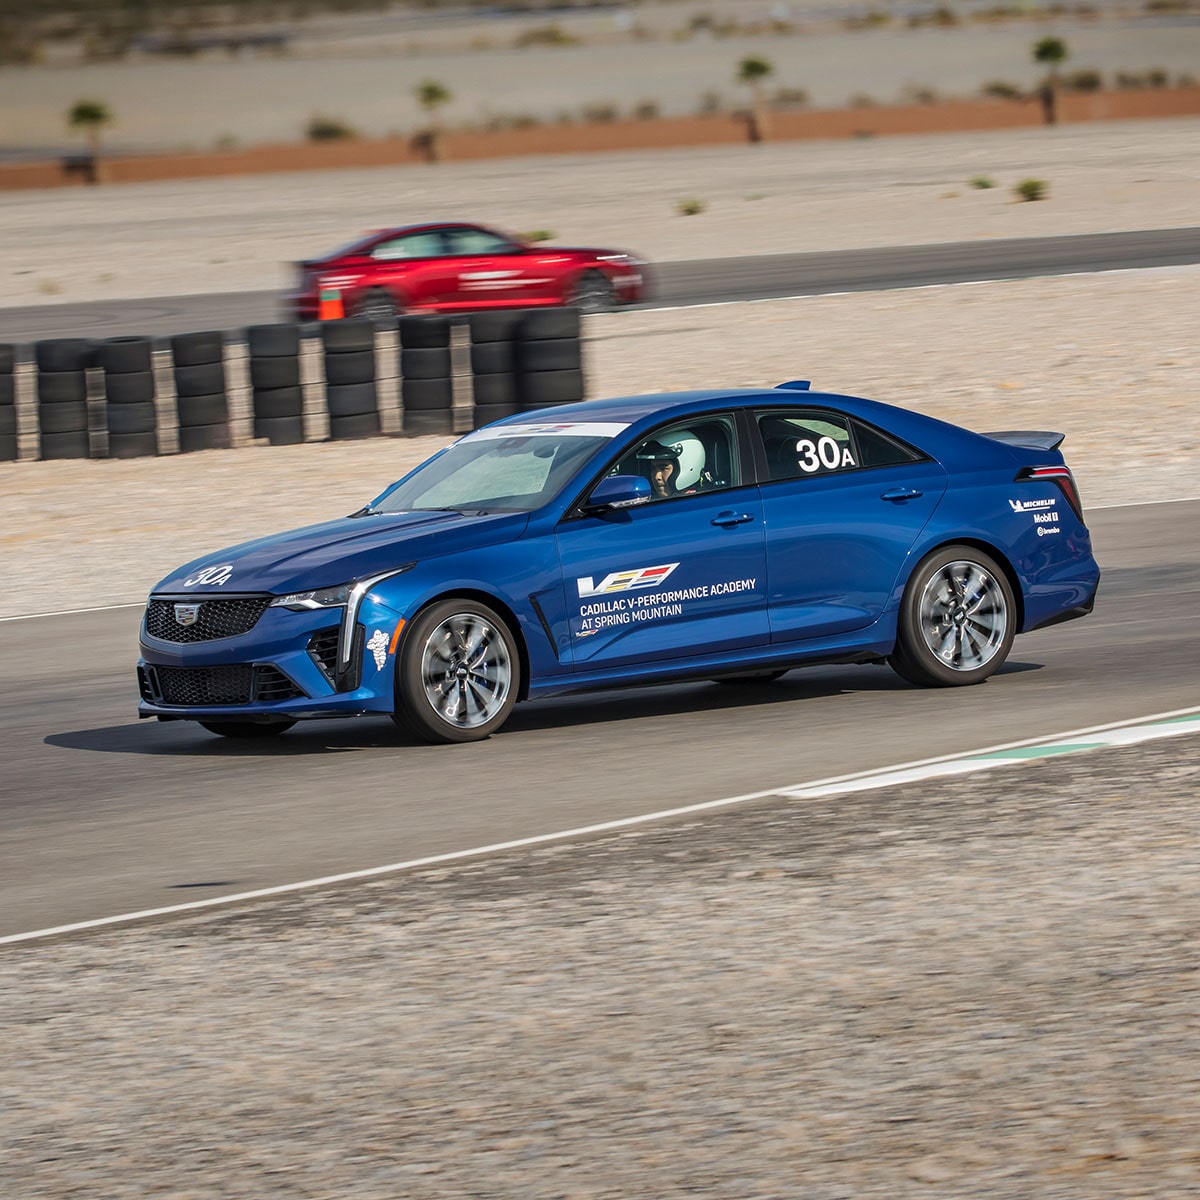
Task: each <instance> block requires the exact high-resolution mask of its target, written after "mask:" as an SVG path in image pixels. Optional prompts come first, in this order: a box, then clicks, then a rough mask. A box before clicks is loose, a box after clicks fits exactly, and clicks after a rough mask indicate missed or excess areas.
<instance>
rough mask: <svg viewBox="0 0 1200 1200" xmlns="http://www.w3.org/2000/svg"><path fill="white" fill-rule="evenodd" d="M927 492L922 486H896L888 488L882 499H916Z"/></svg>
mask: <svg viewBox="0 0 1200 1200" xmlns="http://www.w3.org/2000/svg"><path fill="white" fill-rule="evenodd" d="M924 494H925V493H924V492H923V491H921V489H920V488H913V487H894V488H888V490H887V491H886V492H884V493H883V495H882V496H880V497H879V498H880V500H892V501H896V500H915V499H916V498H917V497H918V496H923V495H924Z"/></svg>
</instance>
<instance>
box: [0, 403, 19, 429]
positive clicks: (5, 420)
mask: <svg viewBox="0 0 1200 1200" xmlns="http://www.w3.org/2000/svg"><path fill="white" fill-rule="evenodd" d="M16 436H17V410H16V409H15V408H14V407H13V406H12V405H11V404H3V405H0V437H16Z"/></svg>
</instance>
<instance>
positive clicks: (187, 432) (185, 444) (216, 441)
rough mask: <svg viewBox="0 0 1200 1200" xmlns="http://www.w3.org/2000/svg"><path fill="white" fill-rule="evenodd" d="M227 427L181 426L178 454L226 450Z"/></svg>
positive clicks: (227, 447) (227, 442) (227, 443)
mask: <svg viewBox="0 0 1200 1200" xmlns="http://www.w3.org/2000/svg"><path fill="white" fill-rule="evenodd" d="M229 445H230V441H229V426H228V425H181V426H180V427H179V452H180V454H193V453H195V452H196V451H197V450H228V449H229Z"/></svg>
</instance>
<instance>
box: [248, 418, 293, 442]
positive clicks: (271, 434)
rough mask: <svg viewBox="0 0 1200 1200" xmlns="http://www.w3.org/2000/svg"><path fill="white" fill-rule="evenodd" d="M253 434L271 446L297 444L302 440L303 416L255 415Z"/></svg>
mask: <svg viewBox="0 0 1200 1200" xmlns="http://www.w3.org/2000/svg"><path fill="white" fill-rule="evenodd" d="M254 436H255V437H256V438H266V439H267V440H268V441H269V442H270V443H271V445H272V446H298V445H300V443H301V442H303V441H304V418H303V417H255V418H254Z"/></svg>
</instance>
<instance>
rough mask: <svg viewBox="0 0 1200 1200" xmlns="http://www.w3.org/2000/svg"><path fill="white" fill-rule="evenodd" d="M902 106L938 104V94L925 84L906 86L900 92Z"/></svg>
mask: <svg viewBox="0 0 1200 1200" xmlns="http://www.w3.org/2000/svg"><path fill="white" fill-rule="evenodd" d="M900 101H901V103H902V104H936V103H937V102H938V94H937V92H936V91H935V90H934V89H933V88H931V87H929V86H928V85H927V84H924V83H910V84H906V85H905V86H904V87H903V88H902V89H901V91H900Z"/></svg>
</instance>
